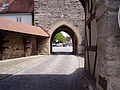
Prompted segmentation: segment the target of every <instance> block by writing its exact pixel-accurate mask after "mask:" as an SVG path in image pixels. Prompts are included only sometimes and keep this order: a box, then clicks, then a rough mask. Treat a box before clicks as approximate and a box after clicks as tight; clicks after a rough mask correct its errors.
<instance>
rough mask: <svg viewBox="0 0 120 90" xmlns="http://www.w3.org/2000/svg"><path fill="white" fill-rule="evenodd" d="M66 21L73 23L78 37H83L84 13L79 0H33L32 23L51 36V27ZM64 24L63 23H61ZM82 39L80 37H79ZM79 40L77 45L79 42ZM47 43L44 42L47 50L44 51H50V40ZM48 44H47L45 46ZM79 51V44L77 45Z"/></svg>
mask: <svg viewBox="0 0 120 90" xmlns="http://www.w3.org/2000/svg"><path fill="white" fill-rule="evenodd" d="M61 22H67V23H70V24H71V25H73V26H74V27H75V28H76V31H75V30H73V31H74V32H78V33H77V34H78V36H80V37H78V38H79V39H80V38H84V22H85V13H84V9H83V6H82V4H81V3H80V1H79V0H65V1H64V0H34V25H35V26H40V27H42V28H43V29H44V30H45V31H46V32H48V33H49V34H50V36H52V34H53V31H55V30H53V31H51V28H53V26H55V25H56V24H58V23H61ZM63 24H64V23H63ZM81 40H82V39H81ZM81 40H79V41H80V42H78V43H79V45H78V46H80V44H81V42H82V41H81ZM47 41H48V42H47V43H48V44H45V43H44V47H45V49H47V50H44V51H46V52H44V53H50V52H49V51H50V46H49V44H50V40H47ZM45 45H48V46H45ZM78 48H79V50H78V52H79V51H80V49H81V46H80V47H78Z"/></svg>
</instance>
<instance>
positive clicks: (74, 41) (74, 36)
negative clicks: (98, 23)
mask: <svg viewBox="0 0 120 90" xmlns="http://www.w3.org/2000/svg"><path fill="white" fill-rule="evenodd" d="M61 31H64V32H66V33H67V34H68V35H69V36H70V37H71V39H72V44H73V51H72V53H71V54H78V51H79V50H78V48H79V46H78V45H79V43H80V42H78V38H79V37H80V36H78V35H77V34H76V33H77V30H75V28H74V27H73V26H69V25H67V24H61V25H58V27H57V26H56V28H55V29H54V30H53V33H52V34H51V38H50V53H51V54H54V53H53V48H52V42H53V39H54V37H55V36H56V34H58V33H59V32H61ZM79 39H80V38H79ZM79 41H80V40H79ZM63 54H64V53H63Z"/></svg>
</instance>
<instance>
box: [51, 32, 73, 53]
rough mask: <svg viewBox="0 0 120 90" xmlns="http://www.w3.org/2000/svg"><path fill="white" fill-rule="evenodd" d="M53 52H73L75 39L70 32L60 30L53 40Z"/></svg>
mask: <svg viewBox="0 0 120 90" xmlns="http://www.w3.org/2000/svg"><path fill="white" fill-rule="evenodd" d="M52 53H53V54H73V40H72V38H71V36H70V35H69V34H68V33H66V32H64V31H60V32H59V33H57V34H56V35H55V37H54V38H53V40H52Z"/></svg>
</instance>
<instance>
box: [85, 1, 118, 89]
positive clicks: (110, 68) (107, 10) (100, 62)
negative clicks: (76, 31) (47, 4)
mask: <svg viewBox="0 0 120 90" xmlns="http://www.w3.org/2000/svg"><path fill="white" fill-rule="evenodd" d="M93 4H94V5H93V12H94V11H96V14H95V17H96V18H95V19H94V20H96V23H92V24H91V28H92V30H93V31H94V27H97V28H96V29H95V30H96V31H97V42H96V43H97V59H96V61H97V63H96V69H95V79H96V90H120V29H119V26H118V8H119V7H120V1H119V0H93ZM86 7H88V4H87V3H86ZM86 18H87V19H89V18H90V13H88V12H87V13H86ZM91 22H93V21H91ZM93 33H94V32H93ZM92 43H93V42H92ZM90 60H92V59H91V58H90ZM90 67H92V66H91V65H90ZM89 83H90V81H89Z"/></svg>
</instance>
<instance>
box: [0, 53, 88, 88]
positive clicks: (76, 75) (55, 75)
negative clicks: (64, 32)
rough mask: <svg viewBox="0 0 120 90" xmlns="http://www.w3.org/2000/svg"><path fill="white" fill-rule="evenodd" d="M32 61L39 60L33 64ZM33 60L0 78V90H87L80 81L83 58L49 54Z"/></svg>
mask: <svg viewBox="0 0 120 90" xmlns="http://www.w3.org/2000/svg"><path fill="white" fill-rule="evenodd" d="M37 59H38V58H37ZM34 61H36V62H37V61H39V62H37V63H36V64H34V65H33V64H32V63H34ZM34 61H33V60H31V62H30V63H26V65H28V64H29V66H28V67H27V68H24V70H23V69H22V70H20V71H18V72H17V73H14V74H13V75H12V76H10V77H8V78H5V79H2V80H0V90H87V89H86V88H85V87H83V86H84V85H82V84H84V83H82V82H81V81H82V73H83V71H84V70H83V65H82V64H80V63H84V60H83V58H80V57H79V58H78V57H77V56H74V55H50V56H48V57H46V58H44V59H43V60H34ZM21 64H22V63H21ZM30 65H31V66H30ZM24 66H25V64H24ZM19 68H20V67H19ZM1 75H4V74H1Z"/></svg>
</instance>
